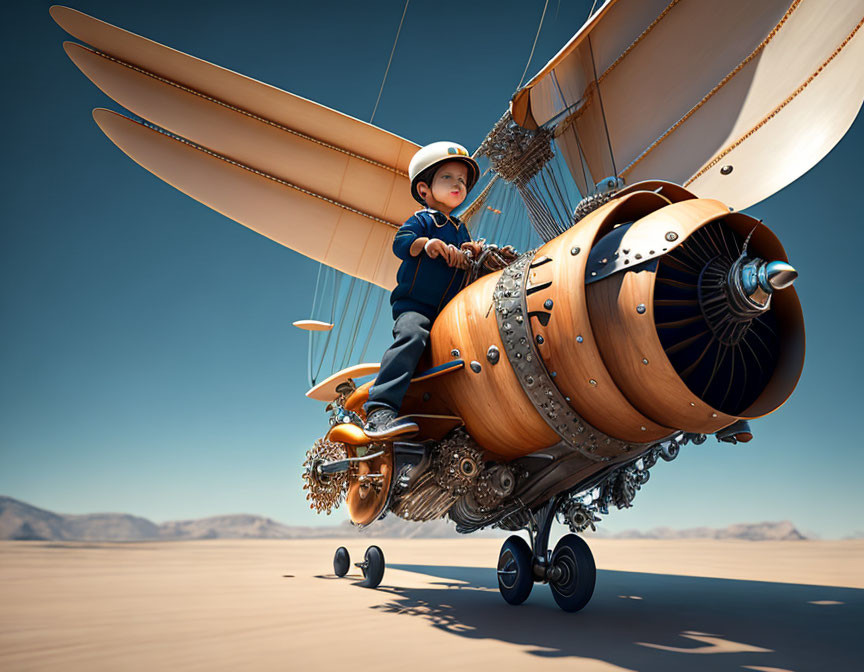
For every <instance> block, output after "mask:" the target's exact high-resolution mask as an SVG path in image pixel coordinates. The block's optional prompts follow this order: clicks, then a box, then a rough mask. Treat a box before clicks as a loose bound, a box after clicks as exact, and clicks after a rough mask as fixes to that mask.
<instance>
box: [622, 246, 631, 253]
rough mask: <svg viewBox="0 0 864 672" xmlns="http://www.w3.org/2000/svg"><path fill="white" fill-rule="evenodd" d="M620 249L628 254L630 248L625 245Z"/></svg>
mask: <svg viewBox="0 0 864 672" xmlns="http://www.w3.org/2000/svg"><path fill="white" fill-rule="evenodd" d="M621 251H622V252H623V253H624V254H630V248H629V247H625V248H624V249H623V250H621Z"/></svg>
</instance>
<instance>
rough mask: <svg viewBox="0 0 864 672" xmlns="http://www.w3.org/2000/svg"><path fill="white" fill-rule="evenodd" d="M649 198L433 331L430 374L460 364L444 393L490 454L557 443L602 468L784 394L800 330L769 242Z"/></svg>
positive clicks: (480, 288)
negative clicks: (569, 443)
mask: <svg viewBox="0 0 864 672" xmlns="http://www.w3.org/2000/svg"><path fill="white" fill-rule="evenodd" d="M657 185H660V189H661V193H657V192H656V191H655V190H653V189H652V190H650V191H649V190H647V189H646V188H645V187H644V185H634V187H631V188H630V189H629V190H627V191H625V192H623V193H622V194H621V195H619V196H618V197H617V198H616V199H614V200H612V201H610V202H609V203H607V204H605V205H604V206H602V207H600V208H599V209H597V210H595V211H594V212H592V213H591V214H589V215H588V216H586V217H585V218H584V219H582V220H581V221H580V222H579V223H578V224H577V225H576V226H574V227H573V228H571V229H570V230H568V231H566V232H565V233H563V234H562V235H560V236H558V237H557V238H555V239H553V240H552V241H550V242H548V243H546V244H545V245H543V246H542V247H541V248H539V249H538V250H537V251H536V253H535V254H534V255H533V256H530V257H526V258H524V259H522V260H521V261H520V262H517V264H514V265H513V266H512V267H510V268H508V269H505V270H504V271H503V272H498V273H495V274H492V275H489V276H485V277H483V278H481V279H480V280H478V281H477V282H475V283H474V284H472V285H470V286H469V287H468V288H466V289H465V290H464V291H463V292H461V293H460V294H459V295H458V296H457V297H456V298H454V299H453V301H451V302H450V304H448V305H447V306H446V307H445V309H444V310H443V311H442V313H441V315H440V316H439V317H438V319H437V320H436V322H435V324H434V326H433V329H432V334H431V349H432V357H433V361H434V363H435V364H440V363H444V362H446V361H449V360H451V359H453V358H462V359H464V360H465V361H466V363H468V364H469V366H466V367H465V370H464V371H462V372H459V373H458V374H454V375H452V376H449V377H447V378H446V379H445V380H442V381H441V385H442V387H443V388H444V389H443V390H442V392H443V393H444V394H445V395H446V397H447V400H448V404H449V405H450V406H451V407H452V408H453V409H454V410H455V411H457V412H458V413H459V415H461V417H462V418H463V419H464V421H465V425H466V427H467V429H468V431H469V432H470V434H471V436H472V437H473V438H474V439H475V440H476V441H477V442H478V443H479V444H480V445H481V446H482V447H484V448H485V449H486V450H488V451H489V452H490V453H492V454H494V455H497V456H500V457H502V458H504V459H514V458H516V457H520V456H522V455H526V454H528V453H532V452H535V451H537V450H539V449H541V448H544V447H547V446H550V445H553V444H556V443H558V442H560V441H561V440H562V439H563V440H565V441H567V440H571V441H573V442H574V443H576V444H577V445H580V446H582V448H584V450H585V454H586V456H587V457H589V458H591V459H597V460H609V459H614V458H616V457H620V456H621V455H622V454H624V453H626V452H628V451H630V450H632V449H634V448H637V447H638V446H639V445H642V444H647V443H651V442H655V441H658V440H660V439H663V438H665V437H668V436H671V435H672V434H674V433H676V432H678V431H687V432H694V433H709V432H714V431H717V430H719V429H722V428H723V427H726V426H728V425H730V424H732V423H733V422H735V421H736V420H738V419H739V418H754V417H758V416H761V415H765V414H766V413H770V412H771V411H773V410H775V409H776V408H778V407H779V406H780V405H781V404H782V403H783V402H784V401H785V400H786V399H787V398H788V397H789V395H790V394H791V393H792V391H793V389H794V387H795V385H796V383H797V381H798V378H799V376H800V373H801V369H802V366H803V357H804V327H803V319H802V315H801V308H800V304H799V302H798V298H797V295H796V294H795V291H794V289H792V288H791V287H789V286H788V285H789V284H791V280H792V279H794V275H795V273H794V269H792V268H791V266H788V263H787V259H786V255H785V252H784V250H783V248H782V246H781V245H780V243H779V241H778V240H777V238H776V237H775V236H774V235H773V234H772V233H771V232H770V231H769V230H768V228H767V227H765V226H764V225H762V224H761V223H760V222H758V221H757V220H755V219H753V218H751V217H749V216H747V215H743V214H740V213H731V212H730V211H729V209H728V208H727V207H726V206H725V205H724V204H722V203H720V202H719V201H714V200H711V199H697V198H695V197H693V195H692V194H689V193H688V192H686V191H685V190H683V189H681V188H680V187H674V185H665V184H663V183H656V184H654V185H649V186H652V187H656V186H657ZM745 241H746V250H745ZM772 263H773V264H774V265H773V266H771V265H770V264H772ZM520 264H521V265H520ZM582 448H580V450H582Z"/></svg>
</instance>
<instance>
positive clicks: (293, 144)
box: [64, 42, 417, 226]
mask: <svg viewBox="0 0 864 672" xmlns="http://www.w3.org/2000/svg"><path fill="white" fill-rule="evenodd" d="M64 46H65V48H66V53H67V54H68V55H69V57H70V58H71V59H72V61H73V62H74V63H75V65H77V66H78V68H80V70H81V71H82V72H83V73H84V74H85V75H86V76H87V77H88V78H89V79H90V80H91V81H92V82H93V83H94V84H96V86H98V87H99V88H100V89H101V90H102V91H104V92H105V93H106V94H107V95H108V96H109V97H111V98H113V99H114V100H116V101H117V102H118V103H120V105H122V106H123V107H125V108H126V109H128V110H130V111H131V112H134V113H135V114H137V115H138V116H140V117H143V118H144V119H147V120H148V121H150V122H152V123H154V124H156V125H157V126H159V127H161V128H164V129H166V130H168V131H171V132H172V133H176V134H177V135H179V136H181V137H183V138H186V139H188V140H191V141H192V142H194V143H196V144H199V145H202V146H204V147H206V148H208V149H210V150H211V151H214V152H216V153H218V154H221V155H223V156H227V157H229V158H231V159H232V160H234V161H237V162H239V163H242V164H244V165H247V166H250V167H253V168H255V169H256V170H261V171H262V172H265V173H267V174H268V175H273V176H275V177H278V178H280V179H283V180H286V181H287V182H290V183H292V184H296V185H298V186H300V187H302V188H304V189H308V190H309V191H312V192H315V193H317V194H320V195H322V196H324V197H326V198H330V199H334V200H338V201H339V202H341V203H344V204H346V205H348V206H350V207H353V208H357V209H358V210H362V211H363V212H366V213H368V214H370V215H373V216H375V217H379V218H381V219H384V220H387V221H388V222H390V223H391V224H393V225H394V226H398V225H399V224H401V223H402V222H404V221H405V220H406V219H408V217H410V216H411V214H412V213H413V212H414V211H415V210H416V208H417V204H416V202H415V201H414V200H413V199H412V198H411V193H410V182H409V180H408V177H407V176H406V175H405V174H403V173H402V172H399V171H397V170H396V169H395V168H393V167H388V166H385V165H383V164H379V163H373V162H371V161H368V160H366V159H365V158H363V157H361V156H359V155H355V154H351V153H347V152H345V151H342V150H340V149H338V148H335V147H332V146H328V145H325V144H322V143H321V142H319V141H317V140H314V139H312V138H311V137H308V136H305V135H302V134H298V133H294V132H292V131H291V130H290V129H288V128H287V127H284V126H280V125H277V124H274V123H268V122H267V121H265V120H263V118H260V117H257V116H253V115H250V114H249V113H247V112H245V111H241V110H238V109H235V108H233V107H230V106H227V105H224V104H221V103H219V102H216V101H214V100H213V99H212V98H209V97H205V96H202V95H199V94H196V93H194V92H193V91H192V90H190V89H188V88H185V87H180V86H177V85H175V84H172V83H169V82H167V81H166V80H164V79H161V78H157V77H154V76H151V75H148V74H146V73H144V72H142V71H141V70H136V69H133V68H130V67H128V66H126V65H123V64H122V63H120V62H118V61H116V60H112V59H111V58H109V57H107V56H104V55H102V54H99V53H97V52H94V51H91V50H90V49H88V48H86V47H83V46H81V45H79V44H76V43H73V42H67V43H66V44H65V45H64ZM310 104H312V105H314V103H310ZM357 123H358V124H359V122H357Z"/></svg>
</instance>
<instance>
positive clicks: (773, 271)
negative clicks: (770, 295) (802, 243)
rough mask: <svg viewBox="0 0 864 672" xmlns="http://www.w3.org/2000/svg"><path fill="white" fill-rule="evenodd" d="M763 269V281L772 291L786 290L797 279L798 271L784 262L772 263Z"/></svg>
mask: <svg viewBox="0 0 864 672" xmlns="http://www.w3.org/2000/svg"><path fill="white" fill-rule="evenodd" d="M764 268H765V279H766V281H767V283H768V285H770V287H771V288H772V289H786V288H787V287H789V286H791V285H792V283H793V282H795V280H796V278H797V277H798V271H796V270H795V268H794V267H793V266H792V265H791V264H787V263H786V262H785V261H772V262H770V263H768V264H766V265H765V267H764Z"/></svg>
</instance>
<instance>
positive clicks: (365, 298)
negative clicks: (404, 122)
mask: <svg viewBox="0 0 864 672" xmlns="http://www.w3.org/2000/svg"><path fill="white" fill-rule="evenodd" d="M410 4H411V0H405V5H404V7H403V8H402V16H401V17H400V19H399V26H398V28H397V29H396V37H395V38H394V39H393V46H392V47H391V49H390V56H389V58H388V59H387V67H386V68H385V69H384V76H383V78H382V79H381V86H380V87H379V89H378V97H377V98H376V99H375V106H374V107H373V109H372V115H371V116H370V117H369V123H370V124H371V123H372V122H373V121H374V120H375V114H376V112H377V111H378V105H379V104H380V103H381V96H382V95H383V93H384V86H385V85H386V83H387V76H388V75H389V74H390V66H391V65H392V63H393V55H394V54H395V53H396V45H397V44H398V43H399V35H400V34H401V33H402V26H403V24H404V23H405V15H406V14H407V13H408V5H410ZM343 180H344V176H343ZM318 273H319V275H318V277H319V279H320V277H321V269H320V268H319V269H318ZM332 273H333V275H334V280H333V300H332V302H331V306H330V319H329V320H328V321H329V322H330V323H331V324H333V323H334V317H335V314H336V304H337V303H341V305H342V310H341V313H340V320H339V324H338V326H336V327H335V331H336V338H335V343H334V345H333V353H332V354H333V356H332V362H331V368H334V369H335V366H336V361H337V358H338V356H339V350H340V345H341V344H342V340H343V335H344V324H345V322H346V320H348V319H349V318H350V317H353V318H354V320H353V322H354V324H353V327H352V329H351V332H350V333H349V334H348V342H347V343H346V344H345V350H344V353H343V355H342V359H341V368H345V366H347V365H348V363H349V361H350V359H351V355H352V353H353V352H354V349H355V346H356V344H357V337H358V335H359V333H360V328H361V323H362V322H363V318H364V317H365V315H366V313H365V311H366V306H367V304H368V303H369V296H370V294H371V292H372V291H373V289H375V288H374V287H373V285H372V284H371V283H369V285H368V286H367V287H365V288H364V290H359V291H361V292H362V298H360V299H359V301H358V302H357V303H356V304H355V307H354V310H353V311H351V307H352V306H351V299H352V298H353V297H354V293H355V289H356V286H357V282H358V281H357V278H351V281H350V283H349V284H348V288H347V290H346V292H345V298H344V300H342V301H341V302H340V295H341V291H340V290H341V285H342V282H341V281H342V277H341V276H342V274H341V273H339V272H338V271H332ZM324 289H326V281H325V288H323V289H321V292H320V293H321V294H323V293H324ZM318 298H319V283H318V281H316V283H315V294H314V297H313V303H312V311H313V314H314V311H315V308H316V306H317V305H318ZM358 298H359V297H358ZM383 301H384V292H383V291H379V292H378V300H377V302H376V305H375V310H374V313H373V315H372V320H371V323H370V324H369V326H368V332H367V334H366V339H365V340H364V342H363V347H362V349H361V352H360V358H361V359H363V358H364V357H365V356H366V351H367V349H368V348H369V343H370V341H371V339H372V333H373V332H374V330H375V325H376V324H377V322H378V318H379V317H380V314H381V307H382V304H383ZM333 331H334V330H330V331H328V332H327V336H326V337H325V339H324V344H323V346H322V349H321V351H320V360H319V361H318V366H317V367H316V369H315V372H314V375H313V373H312V361H313V360H314V359H315V358H316V357H315V355H316V349H315V348H314V347H313V340H314V339H315V335H314V334H313V333H312V332H310V333H309V351H308V361H307V372H308V375H309V382H310V384H312V385H314V384H315V382H316V380H317V378H318V375H319V374H320V373H321V368H322V367H323V365H324V362H325V360H326V359H327V353H328V349H329V346H330V342H331V336H332V334H333Z"/></svg>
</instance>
